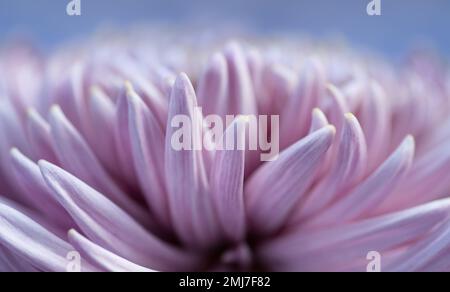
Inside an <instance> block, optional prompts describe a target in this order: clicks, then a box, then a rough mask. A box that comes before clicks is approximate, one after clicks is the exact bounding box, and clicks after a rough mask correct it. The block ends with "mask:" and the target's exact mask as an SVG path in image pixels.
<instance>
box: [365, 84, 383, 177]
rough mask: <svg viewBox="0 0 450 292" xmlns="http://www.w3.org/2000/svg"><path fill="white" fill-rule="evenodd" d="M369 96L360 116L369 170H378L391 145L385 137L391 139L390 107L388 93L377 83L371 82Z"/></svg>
mask: <svg viewBox="0 0 450 292" xmlns="http://www.w3.org/2000/svg"><path fill="white" fill-rule="evenodd" d="M368 88H369V92H368V93H367V94H368V96H366V98H364V101H363V106H362V110H361V114H360V121H361V126H362V128H363V130H364V133H365V134H366V141H367V145H368V149H369V153H370V156H369V157H368V158H369V166H368V169H369V170H373V169H374V168H376V167H377V166H378V165H379V164H380V162H382V160H383V159H384V158H385V157H386V155H387V152H388V148H387V147H389V143H386V141H385V139H383V137H390V131H389V127H390V126H389V121H390V112H389V108H390V107H389V106H388V105H386V103H387V101H386V99H387V98H386V93H385V92H384V90H383V88H382V87H381V86H380V85H379V84H377V83H376V82H374V81H372V82H370V84H369V86H368Z"/></svg>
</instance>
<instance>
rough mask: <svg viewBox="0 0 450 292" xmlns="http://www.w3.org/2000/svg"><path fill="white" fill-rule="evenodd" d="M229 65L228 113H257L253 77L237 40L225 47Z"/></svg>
mask: <svg viewBox="0 0 450 292" xmlns="http://www.w3.org/2000/svg"><path fill="white" fill-rule="evenodd" d="M224 54H225V59H226V61H227V65H228V82H229V83H228V84H229V88H228V93H229V96H228V104H227V105H226V108H227V111H226V113H227V114H234V115H250V114H256V113H257V110H258V109H257V105H256V98H255V94H254V91H253V86H252V79H251V76H250V71H249V68H248V64H247V61H246V59H245V55H244V52H243V49H242V47H241V46H240V45H239V44H238V43H235V42H232V43H229V44H228V46H227V47H226V49H225V53H224Z"/></svg>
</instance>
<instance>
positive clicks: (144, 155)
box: [127, 88, 171, 228]
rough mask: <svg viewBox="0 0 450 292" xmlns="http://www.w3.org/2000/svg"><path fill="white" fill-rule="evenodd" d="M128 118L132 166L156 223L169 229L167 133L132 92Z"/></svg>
mask: <svg viewBox="0 0 450 292" xmlns="http://www.w3.org/2000/svg"><path fill="white" fill-rule="evenodd" d="M127 96H128V109H129V113H128V117H129V126H130V128H129V133H130V135H131V136H130V141H131V146H132V149H131V150H132V155H133V162H134V165H135V168H136V174H137V176H138V178H139V182H140V185H141V188H142V190H143V192H144V194H145V198H146V199H147V203H148V205H149V206H150V209H151V211H152V212H153V214H154V215H155V218H156V220H158V222H160V223H161V224H163V225H164V226H165V227H166V228H170V226H171V222H170V213H169V206H168V200H167V197H166V187H165V184H164V182H165V177H164V139H165V137H164V132H163V130H162V129H161V126H160V125H159V123H158V121H157V120H156V118H155V116H154V115H153V113H152V112H151V111H150V110H149V109H148V108H147V106H146V105H145V104H144V103H143V101H142V100H141V99H140V97H139V96H138V95H137V93H136V92H135V91H134V90H133V89H132V88H129V91H128V93H127Z"/></svg>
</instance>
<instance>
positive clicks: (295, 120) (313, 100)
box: [281, 58, 325, 147]
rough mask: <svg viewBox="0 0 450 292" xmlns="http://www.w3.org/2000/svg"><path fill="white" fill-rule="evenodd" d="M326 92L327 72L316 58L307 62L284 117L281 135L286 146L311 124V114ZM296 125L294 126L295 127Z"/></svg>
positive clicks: (296, 139)
mask: <svg viewBox="0 0 450 292" xmlns="http://www.w3.org/2000/svg"><path fill="white" fill-rule="evenodd" d="M324 92H325V74H324V72H323V68H322V64H321V63H320V61H319V60H318V59H316V58H313V59H310V60H308V61H307V62H305V64H304V66H303V69H302V71H301V73H300V76H299V80H298V84H297V87H296V89H295V90H294V93H293V95H292V96H291V97H290V99H289V101H288V105H287V106H286V110H285V112H284V113H283V114H282V115H281V117H282V121H281V122H282V124H281V125H282V129H281V133H282V134H281V137H284V138H283V140H282V145H283V146H284V147H286V146H288V145H290V144H292V143H294V142H295V141H298V139H300V138H301V137H302V136H303V135H305V134H306V131H307V130H308V127H309V125H310V120H309V118H308V117H309V115H310V113H311V111H312V110H313V108H314V106H315V105H317V104H318V101H319V100H320V99H321V98H322V97H323V95H324ZM293 125H294V127H293Z"/></svg>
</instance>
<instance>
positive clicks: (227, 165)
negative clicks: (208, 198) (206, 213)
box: [211, 117, 247, 242]
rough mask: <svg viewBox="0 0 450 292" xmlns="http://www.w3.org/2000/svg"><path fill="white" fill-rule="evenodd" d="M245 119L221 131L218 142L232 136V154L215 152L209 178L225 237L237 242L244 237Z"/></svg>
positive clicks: (238, 119) (239, 119)
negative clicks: (210, 178) (211, 173)
mask: <svg viewBox="0 0 450 292" xmlns="http://www.w3.org/2000/svg"><path fill="white" fill-rule="evenodd" d="M246 125H247V121H246V120H245V118H243V117H241V118H237V119H236V120H235V121H234V122H233V123H232V124H231V125H230V126H229V127H228V129H227V130H226V131H225V133H224V135H223V137H222V139H223V145H226V140H227V138H226V137H229V136H231V135H234V141H235V143H234V144H235V145H234V148H233V149H234V150H225V149H223V150H222V149H221V150H217V151H216V157H215V162H214V166H213V175H212V182H211V183H212V193H213V199H214V203H215V207H216V211H217V215H218V217H219V221H220V223H221V224H222V228H223V229H224V231H225V233H226V235H227V237H228V238H229V239H231V240H233V241H235V242H240V240H242V239H243V238H244V236H245V231H246V226H245V207H244V165H245V150H244V149H245V148H244V147H245V145H238V143H239V142H241V143H242V142H244V143H245V132H246V131H245V128H246Z"/></svg>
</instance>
